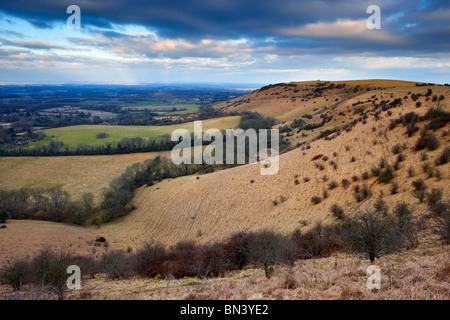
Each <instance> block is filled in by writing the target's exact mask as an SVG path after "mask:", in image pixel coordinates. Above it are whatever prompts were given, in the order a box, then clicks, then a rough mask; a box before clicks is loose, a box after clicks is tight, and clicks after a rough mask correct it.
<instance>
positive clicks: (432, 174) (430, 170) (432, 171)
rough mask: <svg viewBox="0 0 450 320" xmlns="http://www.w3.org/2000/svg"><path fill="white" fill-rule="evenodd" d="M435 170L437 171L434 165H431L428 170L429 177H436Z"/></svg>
mask: <svg viewBox="0 0 450 320" xmlns="http://www.w3.org/2000/svg"><path fill="white" fill-rule="evenodd" d="M434 172H435V171H434V168H433V167H432V166H429V167H428V168H427V171H426V174H427V176H428V178H432V177H434V174H435V173H434Z"/></svg>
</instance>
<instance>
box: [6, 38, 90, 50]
mask: <svg viewBox="0 0 450 320" xmlns="http://www.w3.org/2000/svg"><path fill="white" fill-rule="evenodd" d="M0 42H1V43H2V45H3V46H13V47H21V48H29V49H46V50H50V49H60V50H75V51H89V49H86V48H75V47H69V46H62V45H58V44H55V43H51V42H47V41H35V40H7V39H4V38H0Z"/></svg>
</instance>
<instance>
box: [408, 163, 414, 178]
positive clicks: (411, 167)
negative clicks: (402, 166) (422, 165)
mask: <svg viewBox="0 0 450 320" xmlns="http://www.w3.org/2000/svg"><path fill="white" fill-rule="evenodd" d="M406 171H407V172H408V176H409V177H410V178H411V177H414V174H415V170H414V167H413V166H409V167H408V169H406Z"/></svg>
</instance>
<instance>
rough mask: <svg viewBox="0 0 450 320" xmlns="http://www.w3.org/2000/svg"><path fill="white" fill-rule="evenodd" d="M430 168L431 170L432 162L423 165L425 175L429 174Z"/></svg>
mask: <svg viewBox="0 0 450 320" xmlns="http://www.w3.org/2000/svg"><path fill="white" fill-rule="evenodd" d="M430 168H431V164H430V162H428V161H427V162H424V163H422V171H423V172H424V173H427V172H428V171H429V170H430Z"/></svg>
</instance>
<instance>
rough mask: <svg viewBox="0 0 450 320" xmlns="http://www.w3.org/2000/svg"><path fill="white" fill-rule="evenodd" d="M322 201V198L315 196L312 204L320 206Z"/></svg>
mask: <svg viewBox="0 0 450 320" xmlns="http://www.w3.org/2000/svg"><path fill="white" fill-rule="evenodd" d="M321 201H322V198H321V197H318V196H314V197H312V198H311V203H312V204H318V203H320V202H321Z"/></svg>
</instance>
